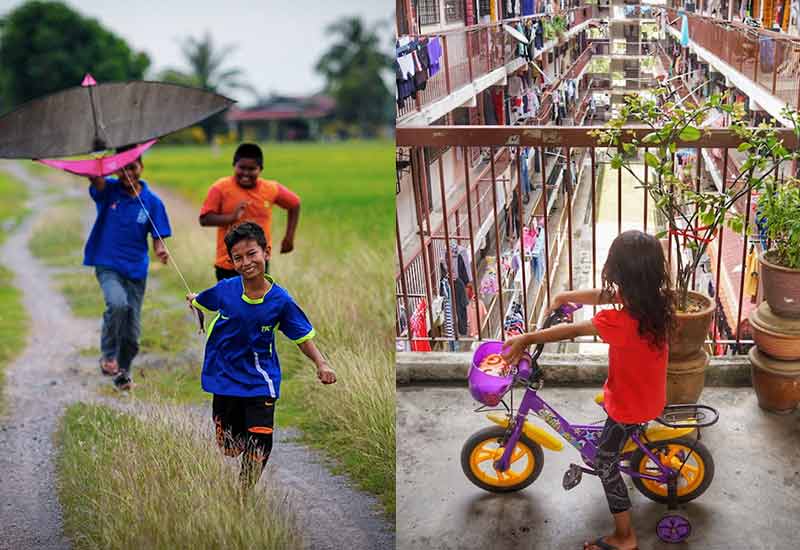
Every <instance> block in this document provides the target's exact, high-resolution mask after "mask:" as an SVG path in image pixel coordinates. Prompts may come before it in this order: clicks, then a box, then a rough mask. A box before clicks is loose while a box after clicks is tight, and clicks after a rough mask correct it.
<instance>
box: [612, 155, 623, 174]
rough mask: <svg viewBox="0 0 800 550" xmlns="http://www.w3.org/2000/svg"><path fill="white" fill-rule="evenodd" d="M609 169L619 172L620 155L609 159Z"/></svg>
mask: <svg viewBox="0 0 800 550" xmlns="http://www.w3.org/2000/svg"><path fill="white" fill-rule="evenodd" d="M611 168H612V169H613V170H619V169H620V168H622V156H621V155H614V156H613V157H612V158H611Z"/></svg>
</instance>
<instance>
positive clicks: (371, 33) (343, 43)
mask: <svg viewBox="0 0 800 550" xmlns="http://www.w3.org/2000/svg"><path fill="white" fill-rule="evenodd" d="M380 27H381V24H377V25H375V26H374V27H373V28H367V27H366V26H365V25H364V23H363V22H362V21H361V19H359V18H358V17H346V18H343V19H340V20H339V21H337V22H336V23H334V24H332V25H330V26H329V27H328V28H327V32H328V34H330V35H333V36H335V37H336V40H335V41H334V43H333V44H332V45H331V47H330V48H329V49H328V51H327V52H325V53H324V54H323V55H322V57H321V58H320V59H319V61H317V65H316V67H315V68H316V71H317V72H318V73H320V74H321V75H322V76H323V77H324V78H325V81H326V86H325V91H326V93H327V94H328V95H330V96H331V97H332V98H333V99H334V100H336V114H337V117H338V118H339V119H340V120H342V121H344V122H347V123H350V124H355V125H357V126H359V127H360V128H361V131H362V132H364V133H365V134H367V135H370V134H373V133H374V131H375V129H376V128H377V127H378V126H381V125H383V124H389V123H390V122H391V120H392V117H393V111H392V107H391V96H392V94H391V90H389V88H388V86H387V85H386V82H385V81H384V79H383V76H384V75H385V74H387V73H388V72H389V71H391V66H392V58H391V56H389V55H388V54H386V53H384V52H382V51H381V49H380V40H381V39H380V36H381V33H380V32H379V31H380Z"/></svg>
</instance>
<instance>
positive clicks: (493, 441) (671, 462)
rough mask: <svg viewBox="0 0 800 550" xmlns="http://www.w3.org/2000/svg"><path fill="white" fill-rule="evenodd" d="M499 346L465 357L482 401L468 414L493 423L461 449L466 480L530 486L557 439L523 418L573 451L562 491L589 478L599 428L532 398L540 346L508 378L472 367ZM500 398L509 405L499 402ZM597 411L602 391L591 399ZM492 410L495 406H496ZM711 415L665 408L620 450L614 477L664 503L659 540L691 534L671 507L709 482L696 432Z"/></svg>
mask: <svg viewBox="0 0 800 550" xmlns="http://www.w3.org/2000/svg"><path fill="white" fill-rule="evenodd" d="M574 309H575V308H574V306H573V307H570V306H565V307H562V308H561V309H559V310H557V311H555V312H553V313H552V314H551V315H550V316H549V317H548V318H547V320H546V321H545V323H544V326H543V327H542V328H547V327H549V326H551V325H552V324H555V323H559V322H563V321H565V320H568V319H569V317H570V314H571V313H572V311H574ZM502 345H503V344H502V342H496V341H490V342H484V343H483V344H481V346H480V347H478V349H476V350H475V353H474V355H473V358H472V366H471V368H470V371H469V389H470V393H471V394H472V396H473V397H474V398H475V399H476V400H478V401H479V402H480V403H483V406H482V407H480V408H478V409H476V412H489V411H502V413H504V414H501V413H498V412H489V414H488V415H487V416H488V417H489V419H490V420H491V421H492V422H494V423H495V424H498V425H497V426H491V427H488V428H484V429H482V430H480V431H478V432H476V433H475V434H473V435H472V436H471V437H470V438H469V439H468V440H467V441H466V443H464V447H463V448H462V450H461V467H462V468H463V470H464V473H465V474H466V476H467V478H468V479H469V480H470V481H471V482H472V483H474V484H475V485H477V486H478V487H480V488H481V489H485V490H487V491H492V492H496V493H504V492H512V491H519V490H521V489H524V488H525V487H527V486H528V485H530V484H531V483H533V482H534V481H535V480H536V478H537V477H539V474H540V473H541V472H542V466H543V463H544V454H543V452H542V447H544V448H546V449H549V450H551V451H561V450H563V448H564V442H563V441H562V439H559V438H557V437H555V436H554V435H552V434H551V433H549V432H548V431H546V430H545V429H544V428H541V427H539V426H536V425H534V424H532V423H531V422H529V421H528V420H527V416H528V414H529V413H531V412H532V413H534V414H536V415H537V416H539V417H540V418H541V419H542V420H544V422H545V423H546V424H547V425H548V426H549V427H551V428H552V429H553V430H555V431H556V432H557V433H558V434H560V435H561V437H562V438H563V440H566V441H567V443H569V444H571V445H572V446H573V447H575V448H576V449H577V450H578V451H579V452H580V454H581V458H582V460H583V463H584V465H577V464H570V467H569V469H568V470H567V472H566V473H565V474H564V480H563V486H564V489H565V490H569V489H572V488H574V487H575V486H577V485H578V483H580V481H581V477H582V475H583V474H584V473H586V474H591V475H597V474H596V472H595V471H594V468H593V462H594V459H595V456H596V453H597V446H596V445H597V442H598V440H599V438H600V434H601V433H602V431H603V426H602V425H596V424H595V425H592V424H589V425H583V424H571V423H569V422H568V421H567V420H565V419H564V418H563V417H562V416H561V415H560V414H558V413H557V412H556V411H555V409H553V408H552V407H551V406H550V405H548V404H547V403H546V402H545V401H544V400H543V399H542V398H541V397H540V396H539V395H538V391H539V390H540V389H541V388H542V386H543V372H542V369H541V368H540V367H539V366H538V365H537V359H538V358H539V356H540V355H541V353H542V349H543V347H544V346H543V345H542V344H540V345H538V346H537V347H536V350H535V351H534V353H533V354H532V355H529V354H526V355H525V356H524V358H523V359H522V360H521V361H520V362H519V364H518V365H517V366H516V367H515V368H513V369H512V372H511V374H510V375H508V376H491V375H489V374H487V373H485V372H483V371H482V370H481V369H480V368H478V366H479V365H480V364H481V362H482V361H483V360H484V359H486V357H488V356H489V355H491V354H498V353H500V352H501V350H502ZM514 384H518V385H523V386H525V394H524V396H523V398H522V402H521V403H520V405H519V408H518V409H517V410H516V411H515V410H514V396H513V391H512V388H513V386H514ZM506 394H508V397H509V403H510V404H509V403H506V401H505V399H504V397H505V396H506ZM595 401H597V403H598V404H600V405H601V406H602V394H601V395H599V396H598V397H597V398H595ZM498 405H502V408H499V407H498ZM718 418H719V413H718V412H717V411H716V410H715V409H713V408H712V407H709V406H706V405H697V404H689V405H667V406H666V407H665V409H664V412H663V413H662V414H661V416H660V417H658V418H657V419H656V421H655V422H653V423H650V424H643V425H642V426H641V429H640V430H639V431H637V432H636V433H634V434H633V435H632V436H631V438H630V439H629V440H628V442H627V443H626V444H625V447H624V448H623V451H622V457H621V460H620V472H622V473H624V474H627V475H629V476H631V478H632V479H633V484H634V486H635V487H636V488H637V489H638V490H639V491H640V492H641V493H642V494H643V495H644V496H646V497H647V498H649V499H651V500H653V501H655V502H659V503H662V504H666V505H667V511H666V512H665V514H664V515H663V516H662V518H661V519H660V520H659V522H658V524H657V526H656V532H657V534H658V537H659V538H660V539H661V540H662V541H664V542H672V543H676V542H682V541H684V540H686V538H688V537H689V535H690V534H691V531H692V526H691V523H690V522H689V518H688V517H687V516H686V515H685V514H683V513H682V512H680V511H679V510H678V509H677V508H678V505H679V504H683V503H686V502H689V501H692V500H694V499H696V498H697V497H699V496H700V495H701V494H703V492H704V491H705V490H706V489H708V487H709V485H711V481H712V479H713V478H714V459H713V458H712V456H711V452H710V451H709V450H708V448H706V447H705V446H704V445H703V444H702V443H701V442H700V441H699V439H700V428H704V427H708V426H711V425H713V424H715V423H716V422H717V420H718Z"/></svg>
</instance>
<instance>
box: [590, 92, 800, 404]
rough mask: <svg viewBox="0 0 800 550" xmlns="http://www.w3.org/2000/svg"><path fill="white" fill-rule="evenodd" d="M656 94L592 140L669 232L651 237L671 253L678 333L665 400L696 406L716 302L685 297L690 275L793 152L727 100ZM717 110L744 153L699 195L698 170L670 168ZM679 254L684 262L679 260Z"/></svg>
mask: <svg viewBox="0 0 800 550" xmlns="http://www.w3.org/2000/svg"><path fill="white" fill-rule="evenodd" d="M655 95H656V98H657V99H658V101H657V100H656V99H648V98H644V97H642V96H638V95H637V96H630V97H628V98H626V104H625V106H624V107H623V108H622V109H620V112H619V114H618V115H617V116H615V117H614V118H613V119H612V120H611V121H610V122H609V124H608V126H607V128H605V129H603V130H599V131H596V132H595V134H596V135H598V136H599V137H600V143H601V144H605V145H608V146H609V149H608V152H609V156H610V158H611V167H612V168H613V169H618V170H620V169H621V170H626V171H627V172H628V173H629V174H630V175H631V176H633V178H634V179H635V180H636V181H637V182H638V183H639V185H640V186H641V187H643V188H644V190H645V192H647V193H648V195H649V196H650V198H651V199H652V200H653V204H654V206H655V208H656V210H657V211H658V212H659V213H660V214H661V216H662V217H663V219H664V223H665V225H666V228H667V229H666V230H665V231H662V232H661V233H659V234H658V235H657V237H659V238H661V239H664V238H665V237H666V239H667V243H669V245H670V246H674V250H673V252H672V253H671V254H670V253H669V251H667V253H668V254H670V256H671V258H670V263H671V264H672V265H671V269H672V270H673V274H674V278H675V294H676V309H677V326H676V327H675V328H674V330H673V332H672V335H671V338H670V344H669V346H670V354H669V357H670V364H669V368H668V379H667V386H668V392H667V398H668V401H669V402H671V403H676V402H694V401H696V400H697V399H698V398H699V396H700V393H701V392H702V389H703V385H704V383H705V367H706V365H707V364H708V354H707V353H706V352H705V351H704V349H703V347H704V342H705V339H706V337H707V335H708V332H709V328H710V325H711V321H712V317H713V313H714V302H713V301H712V300H711V299H710V298H709V297H708V296H706V295H704V294H702V293H700V292H695V291H692V290H691V285H692V276H693V274H694V273H695V272H696V270H697V268H698V266H699V265H700V263H701V261H703V259H704V256H705V253H706V249H707V248H708V244H709V243H710V242H711V240H712V239H713V238H714V237H715V235H716V233H717V230H718V229H720V226H723V225H724V226H727V227H729V228H731V229H732V230H733V231H735V232H741V231H742V229H743V225H744V222H743V217H742V215H741V213H738V212H736V211H735V208H734V206H735V205H736V203H737V201H739V199H740V198H741V197H743V196H745V195H747V194H748V193H749V192H751V191H752V190H753V189H759V188H761V186H762V185H763V184H764V181H765V179H766V180H767V181H768V180H769V178H770V177H773V176H774V175H775V174H776V173H777V168H778V167H779V166H780V165H781V164H782V163H783V162H784V161H785V160H786V158H787V155H789V156H790V155H791V153H789V152H788V151H787V150H786V149H785V148H784V147H783V145H782V143H781V142H780V141H779V140H778V139H777V137H776V132H775V130H774V128H771V127H768V126H761V127H759V128H755V129H751V128H747V127H746V126H745V124H744V122H743V116H744V110H743V107H742V106H741V105H731V104H729V103H728V102H727V101H726V97H725V96H721V95H716V94H715V95H712V96H711V97H710V98H709V99H708V100H706V101H705V102H704V103H703V104H701V105H694V104H691V103H690V104H686V105H682V104H677V103H674V102H672V101H671V100H670V97H671V95H669V91H668V90H666V89H663V88H662V89H658V90H656V91H655ZM715 111H722V112H725V113H728V114H729V115H730V116H731V128H732V129H733V130H734V131H735V132H736V133H737V135H738V136H739V137H740V138H741V139H742V141H743V143H742V146H741V147H739V150H740V151H741V152H743V153H746V154H747V160H746V161H745V162H744V163H743V165H742V166H741V167H740V171H739V174H738V176H736V178H735V179H734V180H733V182H732V183H731V184H730V185H728V186H727V188H726V189H724V192H721V191H720V190H716V189H715V190H704V189H701V188H700V189H698V187H697V185H696V182H695V181H692V180H693V174H695V173H696V168H694V167H689V168H688V169H687V166H685V165H684V166H683V167H679V166H677V163H676V153H679V151H678V145H679V144H684V145H685V144H688V143H691V142H693V141H697V140H699V139H700V137H701V136H702V130H701V125H702V124H703V122H704V121H705V120H706V119H707V118H708V116H709V115H710V114H711V113H713V112H715ZM633 122H635V123H638V124H644V125H646V126H648V127H649V128H650V129H651V130H652V131H651V132H650V133H648V134H647V135H645V136H644V137H642V138H637V137H635V136H629V135H628V134H627V133H626V132H625V130H624V126H625V125H626V124H628V123H633ZM644 148H648V150H647V151H646V152H644V158H643V160H644V164H646V165H647V167H648V170H649V171H650V174H651V175H650V177H649V178H648V179H647V181H645V179H644V178H643V177H642V175H641V174H640V173H639V172H638V171H637V170H635V169H634V167H633V164H634V163H635V162H637V161H636V159H637V158H638V152H639V151H640V150H643V149H644ZM684 251H687V252H688V254H687V256H688V257H684V255H683V252H684Z"/></svg>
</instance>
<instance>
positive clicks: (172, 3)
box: [0, 0, 394, 105]
mask: <svg viewBox="0 0 800 550" xmlns="http://www.w3.org/2000/svg"><path fill="white" fill-rule="evenodd" d="M24 3H25V2H24V0H0V17H3V16H5V15H6V14H7V13H8V12H9V11H10V10H12V9H14V8H15V7H17V6H20V5H22V4H24ZM65 3H66V4H67V5H69V6H70V7H72V8H73V9H75V10H76V11H79V12H81V13H82V14H83V15H84V16H88V17H93V18H96V19H98V20H99V21H100V23H101V24H102V25H103V26H104V27H106V28H107V29H109V30H111V31H113V32H114V33H115V34H117V35H118V36H121V37H122V38H124V39H125V40H126V41H127V42H128V44H129V45H130V46H131V47H132V48H133V49H135V50H137V51H144V52H146V53H147V54H148V55H149V56H150V62H151V65H150V73H149V74H148V75H147V76H148V77H153V76H154V75H155V74H156V73H158V72H159V71H161V70H162V69H164V68H166V67H175V68H180V69H183V68H185V65H184V64H183V59H182V55H181V49H180V41H181V39H183V38H186V37H188V36H193V37H197V38H200V37H201V36H203V34H204V33H205V32H206V31H209V32H210V33H211V36H212V38H213V41H214V43H215V45H217V46H223V45H227V44H235V45H236V46H237V48H236V50H235V51H234V53H233V54H232V55H231V56H230V60H229V62H228V64H227V67H232V66H234V67H239V68H241V69H242V70H243V71H244V77H245V79H246V80H247V81H248V82H249V83H250V84H252V85H253V86H255V88H256V89H257V90H258V92H259V93H260V94H261V95H262V96H264V95H268V94H269V93H270V92H277V93H284V94H290V95H294V94H297V95H304V94H309V93H313V92H316V91H319V90H320V88H321V87H322V85H323V81H322V79H321V78H320V77H319V76H318V75H317V74H316V73H315V72H314V65H315V63H316V61H317V59H318V58H319V57H320V55H321V54H322V53H323V52H324V51H325V50H326V49H327V46H328V45H330V43H331V38H330V37H329V36H327V35H326V33H325V28H326V27H327V26H328V25H329V24H331V23H333V22H334V21H336V20H337V19H339V18H340V17H342V16H350V15H358V16H361V17H362V19H363V20H365V21H366V22H368V23H374V22H377V21H379V20H382V21H387V22H388V21H393V18H394V4H393V3H390V0H327V1H326V0H305V1H297V0H221V1H219V0H218V1H210V0H129V1H127V2H119V1H116V0H66V2H65ZM383 33H384V38H385V40H383V41H382V46H384V47H385V48H387V49H388V47H389V46H388V44H390V40H393V38H392V37H393V33H394V26H393V25H390V24H387V25H385V26H384V27H383ZM235 99H238V100H239V101H241V102H242V103H244V104H245V105H247V104H249V103H252V101H253V99H252V97H251V96H250V95H249V94H244V93H243V94H242V95H241V96H240V97H235Z"/></svg>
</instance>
